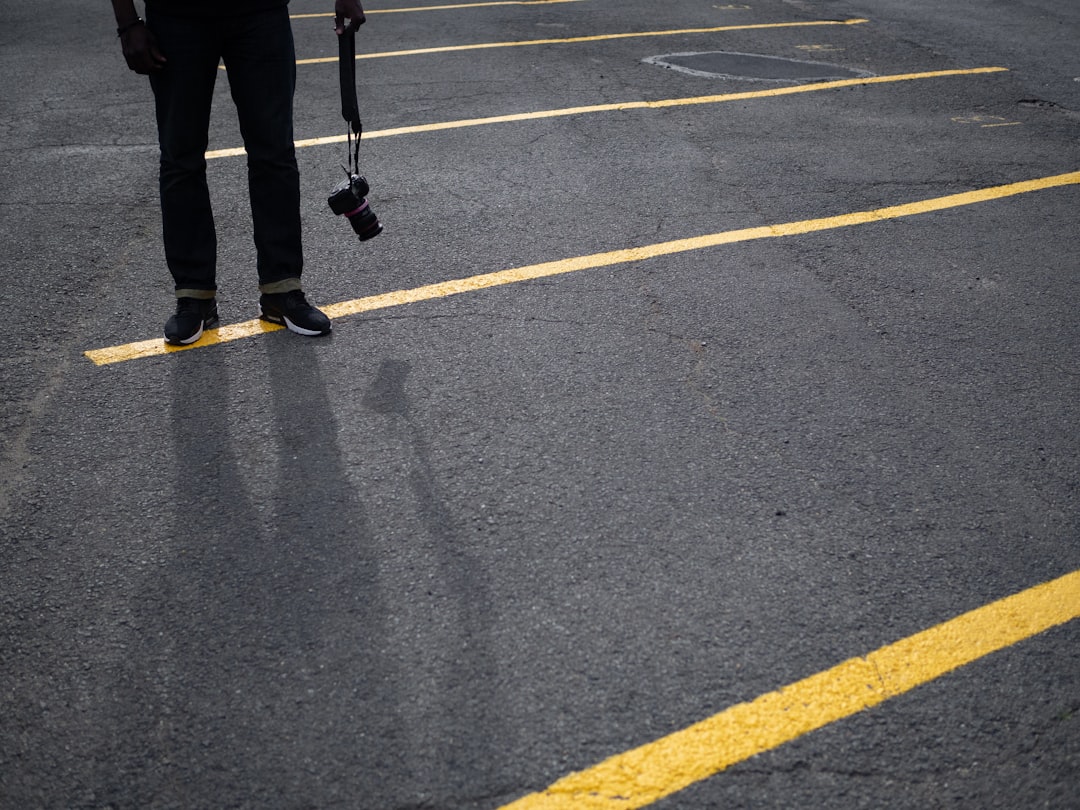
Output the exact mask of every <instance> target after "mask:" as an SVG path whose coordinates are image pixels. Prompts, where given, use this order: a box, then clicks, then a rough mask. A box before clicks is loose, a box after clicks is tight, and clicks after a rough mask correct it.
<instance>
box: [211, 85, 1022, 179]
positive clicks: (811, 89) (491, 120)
mask: <svg viewBox="0 0 1080 810" xmlns="http://www.w3.org/2000/svg"><path fill="white" fill-rule="evenodd" d="M1007 70H1008V68H1003V67H982V68H965V69H962V70H932V71H927V72H925V73H897V74H892V75H887V76H869V77H866V78H860V79H839V80H837V81H833V82H815V83H813V84H798V85H791V86H788V87H773V88H771V89H769V90H750V91H747V92H745V93H724V94H721V95H713V96H692V97H690V98H668V99H660V100H659V101H620V102H617V103H614V104H593V105H590V106H585V107H564V108H562V109H556V110H534V111H532V112H524V113H511V114H509V115H492V116H489V117H487V118H464V119H461V120H458V121H439V122H436V123H433V124H414V125H412V126H406V127H393V128H391V129H376V130H371V131H370V132H365V133H364V135H363V137H364V140H371V139H372V138H389V137H393V136H395V135H416V134H418V133H422V132H437V131H438V130H443V129H461V128H463V127H479V126H486V125H488V124H507V123H512V122H515V121H537V120H540V119H543V118H561V117H565V116H570V115H587V114H590V113H601V112H625V111H627V110H659V109H664V108H665V107H686V106H690V105H694V104H723V103H725V102H728V101H748V100H750V99H758V98H773V97H776V96H790V95H794V94H796V93H817V92H820V91H822V90H837V89H839V88H842V87H857V86H859V85H869V84H890V83H892V82H908V81H917V80H920V79H941V78H948V77H951V76H974V75H977V74H980V73H1002V72H1005V71H1007ZM345 139H346V136H345V135H327V136H323V137H321V138H304V139H301V140H298V141H296V148H297V149H306V148H308V147H311V146H327V145H329V144H336V143H345ZM244 154H246V153H245V152H244V148H243V147H242V146H234V147H229V148H227V149H211V150H210V151H208V152H207V153H206V159H207V160H215V159H217V158H226V157H240V156H242V155H244Z"/></svg>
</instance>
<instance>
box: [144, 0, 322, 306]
mask: <svg viewBox="0 0 1080 810" xmlns="http://www.w3.org/2000/svg"><path fill="white" fill-rule="evenodd" d="M147 14H148V17H147V26H148V27H149V28H150V30H151V31H153V33H154V36H155V37H157V40H158V44H159V46H160V48H161V51H162V53H163V54H164V55H165V58H166V59H167V60H168V61H167V63H166V65H165V67H164V69H163V70H161V71H160V72H159V73H156V74H153V75H152V76H151V78H150V84H151V86H152V87H153V90H154V101H155V107H156V111H157V124H158V140H159V142H160V144H161V177H160V184H161V219H162V230H163V233H164V239H165V259H166V261H167V263H168V265H169V271H170V272H171V273H172V276H173V280H174V281H175V282H176V291H177V295H178V296H180V295H193V296H195V297H202V298H205V297H209V296H212V295H213V292H214V290H216V289H217V283H216V272H217V236H216V232H215V229H214V215H213V211H212V210H211V207H210V193H209V190H208V189H207V185H206V155H205V153H206V147H207V144H208V141H209V136H208V130H209V126H210V106H211V102H212V101H213V95H214V83H215V81H216V79H217V74H218V64H219V61H224V64H225V68H226V71H227V75H228V78H229V88H230V90H231V92H232V98H233V102H234V103H235V105H236V111H237V116H238V118H239V121H240V134H241V136H242V137H243V139H244V148H245V149H246V151H247V155H248V191H249V193H250V195H251V215H252V220H253V224H254V236H255V249H256V253H257V256H258V274H259V286H260V289H262V290H263V292H286V291H288V290H289V289H299V288H300V282H299V279H300V273H301V270H302V269H303V250H302V247H301V236H300V175H299V172H298V171H297V167H296V152H295V148H294V146H293V93H294V91H295V89H296V54H295V50H294V47H293V37H292V27H291V25H290V23H289V16H288V9H287V8H286V7H284V6H283V7H281V8H276V9H272V10H269V11H260V12H256V13H249V14H240V15H236V16H219V17H213V18H189V17H174V16H167V15H163V14H161V13H154V12H152V11H151V10H150V9H148V10H147Z"/></svg>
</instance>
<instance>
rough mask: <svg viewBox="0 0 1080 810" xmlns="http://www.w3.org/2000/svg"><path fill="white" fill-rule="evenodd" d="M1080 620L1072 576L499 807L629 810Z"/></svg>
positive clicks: (1078, 576) (1079, 576) (1077, 581)
mask: <svg viewBox="0 0 1080 810" xmlns="http://www.w3.org/2000/svg"><path fill="white" fill-rule="evenodd" d="M1078 616H1080V571H1074V572H1072V573H1071V574H1066V575H1065V576H1063V577H1061V578H1060V579H1055V580H1053V581H1051V582H1046V583H1044V584H1042V585H1037V586H1036V587H1034V588H1031V589H1029V590H1026V591H1022V592H1020V593H1018V594H1015V595H1013V596H1009V597H1006V598H1005V599H1002V600H1000V601H998V602H993V603H991V604H989V605H985V606H983V607H981V608H978V609H976V610H973V611H971V612H970V613H965V614H963V615H962V616H958V617H956V618H955V619H951V620H949V621H947V622H945V623H943V624H939V625H937V626H936V627H932V628H930V629H929V630H924V631H923V632H921V633H917V634H915V635H913V636H910V637H908V638H905V639H902V640H901V641H897V642H896V643H894V644H889V645H888V646H885V647H882V648H881V649H879V650H876V651H874V652H872V653H870V654H869V655H867V656H865V657H863V658H852V659H850V660H848V661H845V662H843V663H842V664H838V665H837V666H835V667H833V668H832V669H828V670H825V671H824V672H819V673H818V674H816V675H811V676H810V677H809V678H805V679H804V680H801V681H797V682H796V683H793V684H790V685H788V686H785V687H783V688H781V689H779V690H777V691H775V692H769V693H767V694H764V695H762V696H761V697H759V698H757V699H756V700H753V701H751V702H749V703H740V704H738V705H736V706H732V707H731V708H729V709H727V710H725V711H722V712H720V713H719V714H716V715H713V716H712V717H710V718H708V719H706V720H703V721H701V722H700V723H695V724H694V725H692V726H689V727H688V728H685V729H683V730H681V731H677V732H675V733H674V734H671V735H668V736H667V737H662V738H661V739H659V740H656V741H654V742H651V743H648V744H646V745H643V746H641V747H640V748H635V749H633V750H632V751H627V752H626V753H623V754H619V755H617V756H614V757H611V758H610V759H607V760H605V761H604V762H601V763H600V764H598V765H595V766H593V767H591V768H588V769H587V770H584V771H579V772H577V773H573V774H570V775H569V776H566V777H564V778H562V779H560V780H559V781H557V782H555V783H554V784H553V785H551V786H550V787H548V788H547V789H546V790H544V791H541V792H540V793H533V794H531V795H528V796H525V797H523V798H521V799H518V800H517V801H515V802H511V803H510V804H507V805H504V806H503V807H502V808H501V810H614V809H615V808H618V810H631V808H637V807H645V806H646V805H649V804H652V803H653V802H656V801H659V800H660V799H662V798H664V797H665V796H670V795H671V794H673V793H676V792H678V791H680V790H682V789H684V788H686V787H689V786H690V785H692V784H694V783H695V782H700V781H701V780H703V779H708V778H709V777H711V776H714V775H716V774H717V773H719V772H720V771H723V770H724V769H725V768H729V767H731V766H732V765H734V764H736V763H739V762H742V761H744V760H746V759H749V758H750V757H752V756H755V755H756V754H760V753H762V752H763V751H768V750H770V749H773V748H776V747H778V746H780V745H783V744H784V743H787V742H790V741H791V740H794V739H796V738H797V737H800V736H802V735H803V734H806V733H808V732H811V731H815V730H816V729H819V728H822V727H823V726H826V725H829V724H830V723H833V722H836V721H837V720H841V719H843V718H845V717H850V716H851V715H854V714H857V713H859V712H861V711H864V710H866V709H869V708H871V707H873V706H876V705H878V704H879V703H882V702H884V701H886V700H888V699H890V698H893V697H896V696H897V695H902V694H904V693H905V692H908V691H910V690H912V689H914V688H915V687H917V686H920V685H922V684H925V683H928V682H930V681H932V680H934V679H935V678H940V677H941V676H942V675H945V674H947V673H949V672H952V671H953V670H955V669H958V668H959V667H962V666H965V665H966V664H970V663H971V662H973V661H977V660H978V659H980V658H982V657H984V656H986V655H989V654H990V653H993V652H996V651H998V650H1002V649H1004V648H1006V647H1010V646H1012V645H1013V644H1017V643H1019V642H1021V641H1024V640H1025V639H1028V638H1031V637H1032V636H1035V635H1037V634H1039V633H1042V632H1044V631H1046V630H1049V629H1050V628H1052V627H1056V626H1058V625H1061V624H1065V623H1066V622H1069V621H1071V620H1073V619H1075V618H1077V617H1078Z"/></svg>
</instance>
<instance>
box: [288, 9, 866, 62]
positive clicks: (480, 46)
mask: <svg viewBox="0 0 1080 810" xmlns="http://www.w3.org/2000/svg"><path fill="white" fill-rule="evenodd" d="M865 22H869V20H810V21H808V22H784V23H760V24H758V25H722V26H719V27H717V28H681V29H678V30H674V31H637V32H630V33H625V34H595V35H593V36H587V37H566V38H562V39H523V40H517V41H514V42H478V43H475V44H472V45H445V46H442V47H437V48H415V49H413V50H408V51H380V52H378V53H364V54H357V55H356V58H357V59H383V58H385V57H389V56H419V55H422V54H430V53H454V52H458V51H478V50H486V49H488V48H517V47H521V46H525V45H566V44H570V43H577V42H602V41H604V40H612V39H631V38H634V37H670V36H676V35H679V34H715V33H718V32H721V31H751V30H755V29H763V28H808V27H813V26H822V25H859V24H861V23H865ZM337 61H338V57H336V56H322V57H318V58H314V59H297V60H296V64H298V65H319V64H326V63H330V62H333V63H335V64H336V63H337Z"/></svg>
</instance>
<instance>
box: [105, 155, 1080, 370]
mask: <svg viewBox="0 0 1080 810" xmlns="http://www.w3.org/2000/svg"><path fill="white" fill-rule="evenodd" d="M1077 183H1080V171H1078V172H1071V173H1069V174H1059V175H1054V176H1051V177H1042V178H1038V179H1035V180H1027V181H1023V182H1019V183H1010V184H1008V185H1002V186H992V187H990V188H983V189H977V190H975V191H967V192H963V193H961V194H950V195H948V196H945V197H934V198H932V199H929V200H921V201H919V202H913V203H906V204H904V205H895V206H889V207H887V208H877V209H874V210H871V211H857V212H854V213H850V214H842V215H840V216H835V217H825V218H823V219H808V220H802V221H799V222H788V223H782V224H778V225H763V226H761V227H757V228H744V229H741V230H735V231H722V232H720V233H713V234H707V235H705V236H697V237H693V238H690V239H676V240H673V241H670V242H659V243H656V244H652V245H644V246H642V247H636V248H628V249H625V250H613V251H609V252H606V253H593V254H589V255H586V256H577V257H574V258H569V259H560V260H558V261H552V262H544V263H542V264H533V265H528V266H525V267H517V268H514V269H511V270H500V271H497V272H494V273H485V274H482V275H476V276H470V277H468V278H460V279H454V280H451V281H443V282H439V283H437V284H428V285H426V286H423V287H416V288H414V289H409V290H398V291H396V292H389V293H383V294H382V295H373V296H369V297H367V298H357V299H355V300H352V301H343V302H341V303H338V304H331V305H329V306H326V307H323V311H324V312H326V314H327V315H329V316H330V317H331V318H342V317H345V316H348V315H357V314H359V313H361V312H370V311H373V310H379V309H387V308H389V307H397V306H403V305H405V304H412V303H417V302H419V301H428V300H431V299H435V298H446V297H447V296H451V295H458V294H460V293H467V292H476V291H478V290H484V289H488V288H491V287H498V286H502V285H506V284H515V283H517V282H520V281H528V280H531V279H538V278H547V277H550V276H557V275H563V274H566V273H576V272H578V271H580V270H589V269H593V268H597V267H608V266H611V265H616V264H629V263H633V262H640V261H644V260H646V259H655V258H657V257H660V256H668V255H671V254H674V253H685V252H688V251H693V250H703V249H705V248H710V247H717V246H719V245H730V244H734V243H737V242H748V241H751V240H754V239H770V238H774V237H780V236H795V235H798V234H806V233H814V232H816V231H827V230H834V229H837V228H847V227H851V226H854V225H865V224H867V223H872V222H881V221H883V220H889V219H899V218H901V217H909V216H915V215H917V214H926V213H930V212H932V211H943V210H946V209H949V208H958V207H960V206H966V205H974V204H975V203H981V202H987V201H990V200H996V199H1001V198H1004V197H1011V196H1015V195H1017V194H1026V193H1028V192H1032V191H1040V190H1043V189H1049V188H1055V187H1058V186H1068V185H1075V184H1077ZM280 328H281V327H276V326H271V325H270V324H267V323H263V322H262V321H258V320H254V321H246V322H244V323H238V324H234V325H231V326H223V327H221V328H219V329H209V330H207V331H206V333H205V334H204V335H203V337H202V338H201V339H200V340H199V342H198V343H195V344H192V345H191V346H183V347H181V346H169V345H167V344H166V343H164V341H162V339H161V338H156V339H153V340H143V341H140V342H138V343H127V344H124V345H121V346H112V347H109V348H105V349H93V350H90V351H87V352H85V355H86V356H87V357H88V358H89V359H90V360H92V361H93V362H94V363H96V364H97V365H99V366H101V365H108V364H110V363H120V362H124V361H126V360H134V359H136V358H140V357H152V356H158V355H162V354H167V353H172V352H178V351H189V350H191V349H197V348H205V347H207V346H214V345H217V344H219V343H226V342H229V341H232V340H239V339H240V338H245V337H251V336H253V335H257V334H261V333H263V332H268V331H273V330H275V329H280Z"/></svg>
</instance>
